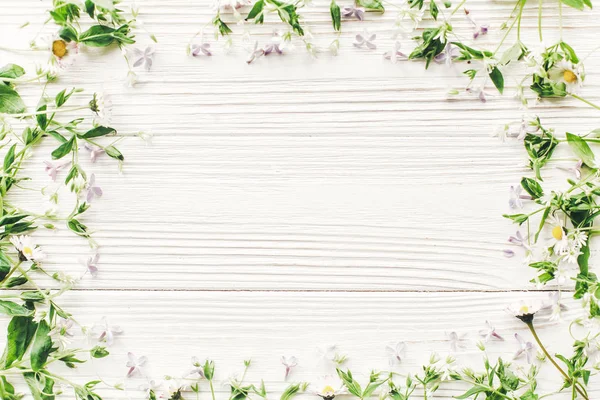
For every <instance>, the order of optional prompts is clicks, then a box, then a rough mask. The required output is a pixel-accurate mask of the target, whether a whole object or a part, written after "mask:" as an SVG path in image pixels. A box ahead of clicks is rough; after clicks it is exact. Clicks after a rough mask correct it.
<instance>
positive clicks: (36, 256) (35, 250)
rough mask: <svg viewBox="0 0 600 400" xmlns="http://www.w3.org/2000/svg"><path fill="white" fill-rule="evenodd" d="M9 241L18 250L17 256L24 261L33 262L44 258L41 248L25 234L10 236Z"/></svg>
mask: <svg viewBox="0 0 600 400" xmlns="http://www.w3.org/2000/svg"><path fill="white" fill-rule="evenodd" d="M10 242H11V243H12V244H13V246H15V249H17V251H18V252H19V257H20V258H21V259H22V260H23V261H25V260H27V261H33V262H35V263H37V262H40V261H42V260H43V259H44V258H46V255H45V254H44V252H42V249H40V248H39V247H38V246H37V245H36V244H35V243H34V242H33V240H32V239H31V237H29V236H27V235H23V236H12V237H11V238H10Z"/></svg>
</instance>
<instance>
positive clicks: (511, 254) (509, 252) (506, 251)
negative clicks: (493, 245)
mask: <svg viewBox="0 0 600 400" xmlns="http://www.w3.org/2000/svg"><path fill="white" fill-rule="evenodd" d="M502 254H504V257H506V258H511V257H514V256H515V252H514V251H512V250H511V249H504V250H502Z"/></svg>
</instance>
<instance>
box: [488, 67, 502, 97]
mask: <svg viewBox="0 0 600 400" xmlns="http://www.w3.org/2000/svg"><path fill="white" fill-rule="evenodd" d="M490 79H491V80H492V82H493V83H494V86H496V89H498V91H499V92H500V94H502V92H504V76H502V72H500V70H499V69H498V67H497V66H495V67H493V68H492V70H491V71H490Z"/></svg>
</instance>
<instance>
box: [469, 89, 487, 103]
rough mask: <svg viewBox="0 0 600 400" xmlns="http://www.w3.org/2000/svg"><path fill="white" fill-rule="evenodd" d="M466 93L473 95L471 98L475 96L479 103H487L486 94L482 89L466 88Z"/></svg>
mask: <svg viewBox="0 0 600 400" xmlns="http://www.w3.org/2000/svg"><path fill="white" fill-rule="evenodd" d="M465 90H466V92H467V93H469V94H471V95H473V96H477V98H479V101H481V102H482V103H485V102H486V101H487V96H488V95H487V93H485V91H484V90H483V88H482V87H478V88H471V87H468V88H466V89H465Z"/></svg>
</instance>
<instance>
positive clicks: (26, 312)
mask: <svg viewBox="0 0 600 400" xmlns="http://www.w3.org/2000/svg"><path fill="white" fill-rule="evenodd" d="M0 313H3V314H6V315H10V316H12V317H28V316H30V315H32V314H33V311H32V310H30V309H28V308H25V307H23V306H22V305H19V304H17V303H14V302H12V301H8V300H0Z"/></svg>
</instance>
